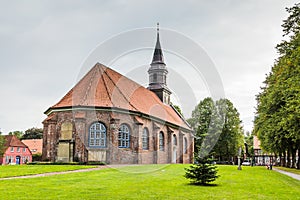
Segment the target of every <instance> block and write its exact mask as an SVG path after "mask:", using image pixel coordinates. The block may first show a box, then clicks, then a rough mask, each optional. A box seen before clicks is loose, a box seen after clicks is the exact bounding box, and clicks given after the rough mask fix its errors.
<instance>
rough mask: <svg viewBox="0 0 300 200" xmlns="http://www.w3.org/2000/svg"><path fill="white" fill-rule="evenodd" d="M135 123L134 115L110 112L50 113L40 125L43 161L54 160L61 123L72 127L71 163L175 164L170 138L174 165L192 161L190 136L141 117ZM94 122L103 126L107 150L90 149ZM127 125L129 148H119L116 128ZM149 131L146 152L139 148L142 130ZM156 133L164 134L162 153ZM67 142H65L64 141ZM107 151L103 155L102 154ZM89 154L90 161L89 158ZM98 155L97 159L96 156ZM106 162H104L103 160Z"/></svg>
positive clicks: (191, 140)
mask: <svg viewBox="0 0 300 200" xmlns="http://www.w3.org/2000/svg"><path fill="white" fill-rule="evenodd" d="M140 120H142V122H141V121H137V120H136V118H135V116H134V115H129V114H127V113H124V114H123V113H117V112H112V111H109V110H108V111H106V110H103V111H78V112H74V113H73V112H72V111H60V112H53V113H52V114H51V117H48V118H47V120H45V121H44V122H43V124H44V137H43V159H44V160H49V161H52V162H54V161H56V159H57V151H58V144H59V142H60V139H59V138H60V136H61V125H62V123H64V122H71V123H72V124H73V132H72V139H71V140H70V141H67V142H70V144H71V143H72V145H74V146H73V148H72V152H71V153H72V154H71V153H70V156H72V158H71V159H70V160H74V161H81V162H87V161H96V160H97V159H98V161H104V162H105V163H107V164H155V163H159V164H163V163H172V161H174V158H173V157H174V152H173V150H174V144H173V141H172V138H173V135H175V136H176V137H177V145H176V151H177V154H176V159H175V160H176V163H191V162H192V160H193V137H192V134H191V133H188V132H184V131H183V130H180V129H176V128H170V127H167V126H166V124H163V123H159V122H154V121H152V120H150V119H148V118H145V117H140ZM94 122H101V123H103V124H104V125H105V127H106V136H107V143H106V144H107V145H106V148H101V149H100V148H98V149H97V148H91V147H89V143H88V138H89V128H90V126H91V125H92V124H93V123H94ZM122 124H126V125H128V126H129V127H130V148H119V147H118V146H119V144H118V142H119V141H118V134H119V127H120V126H121V125H122ZM145 127H146V128H147V129H148V130H149V149H148V150H144V149H143V148H142V133H143V129H144V128H145ZM159 132H163V134H164V150H163V151H161V150H159V138H158V137H159V136H158V135H159ZM184 138H186V139H187V141H188V148H187V153H184V144H183V143H184V142H183V141H184ZM64 142H66V141H64ZM104 152H106V155H103V153H104ZM89 155H90V158H89ZM97 155H99V156H97ZM103 159H105V160H103Z"/></svg>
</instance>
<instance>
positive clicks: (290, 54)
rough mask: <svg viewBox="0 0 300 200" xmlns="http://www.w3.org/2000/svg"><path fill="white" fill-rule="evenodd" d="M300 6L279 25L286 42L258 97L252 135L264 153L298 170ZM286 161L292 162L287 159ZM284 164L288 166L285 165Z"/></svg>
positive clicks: (293, 8)
mask: <svg viewBox="0 0 300 200" xmlns="http://www.w3.org/2000/svg"><path fill="white" fill-rule="evenodd" d="M299 6H300V4H296V5H295V6H293V7H292V8H288V9H287V11H288V12H289V14H290V16H289V17H288V19H287V20H284V24H283V25H282V27H283V31H284V35H285V36H289V40H287V41H283V42H282V43H280V44H279V45H277V47H276V48H277V50H278V52H279V54H280V57H279V58H278V60H276V62H275V64H274V66H273V67H272V70H271V72H270V73H269V74H268V75H267V77H266V80H265V81H264V86H263V87H262V92H260V93H259V94H258V95H257V109H256V110H257V114H256V117H255V121H254V128H255V129H254V134H256V135H257V136H258V138H259V139H260V141H261V146H262V148H263V149H264V150H266V151H269V152H273V153H275V155H278V156H280V157H281V159H280V160H281V161H282V162H281V165H282V166H287V167H296V166H297V167H298V168H300V161H299V160H300V159H299V158H300V157H299V154H298V163H296V160H297V159H296V152H297V151H299V150H300V123H299V121H300V33H299V30H300V26H299V25H300V7H299ZM287 158H291V160H290V159H287ZM286 160H287V163H286V162H285V161H286Z"/></svg>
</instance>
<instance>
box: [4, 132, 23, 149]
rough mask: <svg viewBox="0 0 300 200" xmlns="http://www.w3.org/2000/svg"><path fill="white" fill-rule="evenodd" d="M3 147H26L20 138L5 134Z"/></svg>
mask: <svg viewBox="0 0 300 200" xmlns="http://www.w3.org/2000/svg"><path fill="white" fill-rule="evenodd" d="M5 140H6V142H5V145H4V146H5V147H27V146H26V145H25V144H24V143H23V142H21V140H19V139H18V138H17V137H16V136H14V135H5Z"/></svg>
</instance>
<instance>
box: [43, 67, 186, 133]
mask: <svg viewBox="0 0 300 200" xmlns="http://www.w3.org/2000/svg"><path fill="white" fill-rule="evenodd" d="M72 106H91V107H113V108H120V109H126V110H130V111H136V112H141V113H144V114H147V115H150V116H153V117H156V118H159V119H161V120H164V121H167V122H170V123H172V124H175V125H178V126H181V127H184V128H186V129H190V128H189V126H188V125H187V123H186V122H185V120H184V119H182V118H181V117H180V116H179V115H178V114H177V113H176V112H175V110H174V109H173V108H172V107H171V106H170V105H166V104H164V103H162V102H161V101H160V99H159V98H158V97H157V96H156V94H155V93H153V92H152V91H150V90H148V89H146V88H145V87H143V86H141V85H139V84H138V83H136V82H134V81H132V80H130V79H129V78H127V77H125V76H123V75H121V74H119V73H118V72H116V71H114V70H112V69H110V68H108V67H106V66H104V65H102V64H100V63H97V64H96V65H95V66H94V67H93V68H92V69H91V70H90V71H89V72H88V73H87V74H86V75H85V76H84V77H83V78H82V79H81V80H80V81H79V82H78V83H77V84H76V85H75V86H74V87H73V88H72V89H71V90H70V91H69V92H68V93H67V94H66V95H65V96H64V97H63V98H62V99H61V100H60V101H59V102H58V103H57V104H55V105H54V106H52V107H51V108H49V109H48V110H47V111H46V112H45V113H47V112H48V111H49V110H52V109H56V108H63V107H72Z"/></svg>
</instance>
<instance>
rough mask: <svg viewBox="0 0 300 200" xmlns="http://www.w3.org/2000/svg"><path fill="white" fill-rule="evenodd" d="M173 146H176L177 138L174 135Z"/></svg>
mask: <svg viewBox="0 0 300 200" xmlns="http://www.w3.org/2000/svg"><path fill="white" fill-rule="evenodd" d="M173 145H177V137H176V135H175V134H174V135H173Z"/></svg>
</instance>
